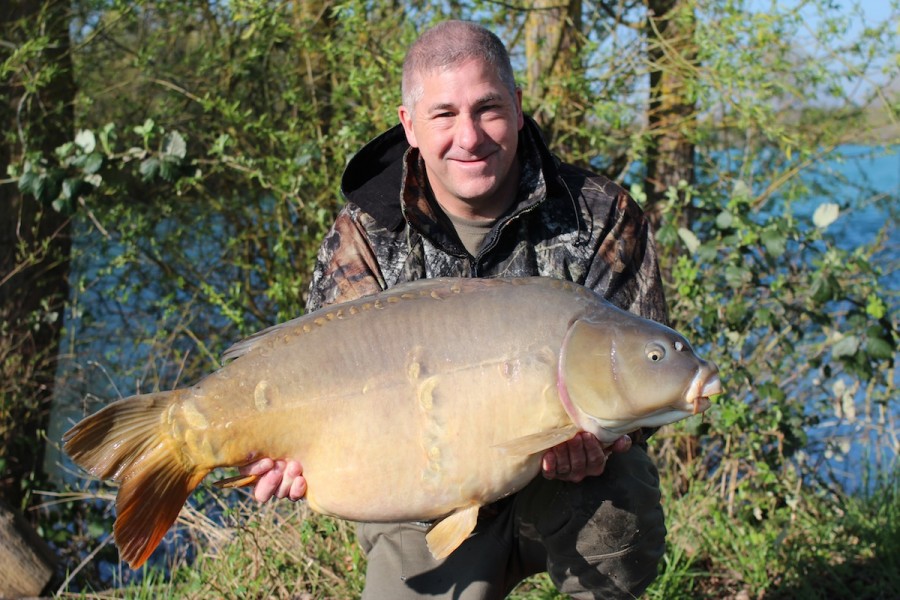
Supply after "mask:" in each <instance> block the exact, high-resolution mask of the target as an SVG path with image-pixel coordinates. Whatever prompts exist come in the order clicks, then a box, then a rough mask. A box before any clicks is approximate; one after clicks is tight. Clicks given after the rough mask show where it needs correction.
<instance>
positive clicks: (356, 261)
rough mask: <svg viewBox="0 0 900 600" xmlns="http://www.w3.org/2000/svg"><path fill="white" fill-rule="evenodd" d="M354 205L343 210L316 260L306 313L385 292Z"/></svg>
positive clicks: (323, 242) (372, 252) (379, 272)
mask: <svg viewBox="0 0 900 600" xmlns="http://www.w3.org/2000/svg"><path fill="white" fill-rule="evenodd" d="M359 215H360V210H359V209H358V208H357V207H355V206H354V205H352V204H348V205H346V206H344V208H343V209H341V211H340V213H338V216H337V218H336V219H335V222H334V225H332V226H331V229H330V230H329V232H328V234H327V235H326V236H325V239H324V240H323V241H322V245H321V246H320V247H319V252H318V256H317V258H316V267H315V270H314V271H313V276H312V281H311V283H310V287H309V297H308V299H307V301H306V310H307V311H313V310H317V309H319V308H321V307H323V306H327V305H329V304H334V303H336V302H347V301H350V300H354V299H356V298H359V297H362V296H368V295H370V294H374V293H376V292H380V291H381V290H383V289H385V287H386V285H385V282H384V277H383V276H382V274H381V269H380V268H379V266H378V261H377V259H376V256H375V251H374V249H373V248H372V245H371V243H370V241H369V237H368V235H367V234H366V231H365V228H364V227H363V225H362V224H361V223H360V221H359Z"/></svg>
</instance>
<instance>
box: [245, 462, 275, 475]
mask: <svg viewBox="0 0 900 600" xmlns="http://www.w3.org/2000/svg"><path fill="white" fill-rule="evenodd" d="M274 466H275V461H273V460H272V459H271V458H261V459H259V460H258V461H256V462H252V463H250V464H249V465H244V466H243V467H238V472H239V473H240V474H241V475H262V474H263V473H265V472H267V471H270V470H272V467H274Z"/></svg>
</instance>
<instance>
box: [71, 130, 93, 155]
mask: <svg viewBox="0 0 900 600" xmlns="http://www.w3.org/2000/svg"><path fill="white" fill-rule="evenodd" d="M75 145H76V146H78V147H79V148H81V151H82V152H84V153H85V154H90V153H91V152H93V151H94V148H96V147H97V138H96V137H94V132H93V131H91V130H90V129H82V130H81V131H79V132H78V133H77V134H76V135H75Z"/></svg>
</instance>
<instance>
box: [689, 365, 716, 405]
mask: <svg viewBox="0 0 900 600" xmlns="http://www.w3.org/2000/svg"><path fill="white" fill-rule="evenodd" d="M721 393H722V380H721V379H719V373H718V370H716V371H713V372H712V374H711V375H710V376H709V377H707V378H706V379H705V380H704V379H703V375H702V374H701V373H698V374H697V377H696V378H695V379H694V383H693V384H692V385H691V390H690V393H689V394H688V398H691V399H690V400H688V405H689V406H690V408H691V413H692V414H695V415H699V414H700V413H702V412H703V411H705V410H706V409H708V408H709V407H710V406H712V403H711V402H710V401H709V397H710V396H716V395H718V394H721Z"/></svg>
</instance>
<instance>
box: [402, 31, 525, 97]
mask: <svg viewBox="0 0 900 600" xmlns="http://www.w3.org/2000/svg"><path fill="white" fill-rule="evenodd" d="M472 59H478V60H481V61H483V62H484V63H486V64H488V65H490V66H492V67H494V68H495V69H497V72H498V74H499V75H500V80H501V81H502V82H503V84H504V85H505V86H506V87H507V89H509V93H510V94H511V95H512V96H513V97H515V95H516V89H517V86H516V78H515V76H514V75H513V70H512V64H510V61H509V53H508V52H507V51H506V46H504V45H503V42H501V41H500V38H498V37H497V36H496V35H494V34H493V33H491V32H490V31H488V30H487V29H485V28H484V27H482V26H481V25H477V24H475V23H472V22H469V21H444V22H442V23H438V24H437V25H435V26H434V27H432V28H431V29H428V30H427V31H425V32H424V33H423V34H422V35H421V36H419V39H417V40H416V41H415V42H414V43H413V45H412V46H410V48H409V50H408V51H407V53H406V58H405V59H404V60H403V81H402V84H401V90H400V91H401V94H402V101H403V105H404V106H406V108H407V109H409V110H410V111H412V110H413V109H414V107H415V105H416V102H418V101H419V100H420V99H421V98H422V93H423V89H422V75H424V74H428V73H433V72H435V71H439V70H441V69H444V68H446V67H453V66H457V65H461V64H462V63H464V62H467V61H469V60H472Z"/></svg>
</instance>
